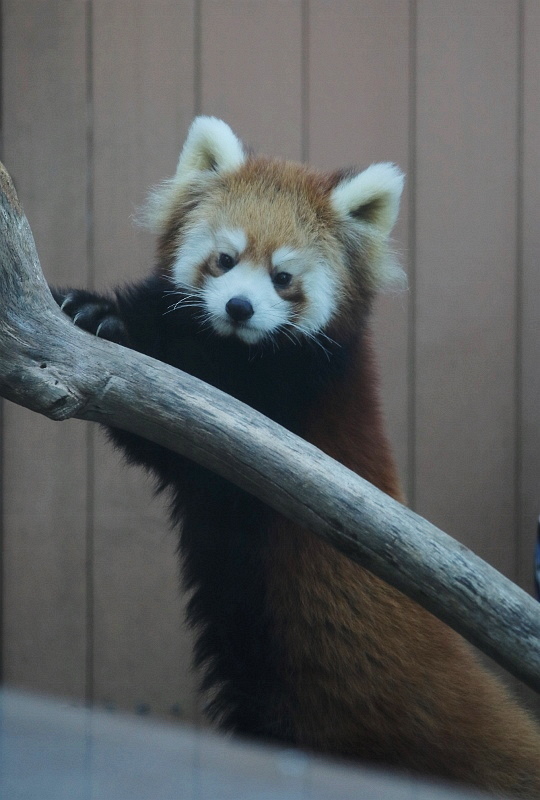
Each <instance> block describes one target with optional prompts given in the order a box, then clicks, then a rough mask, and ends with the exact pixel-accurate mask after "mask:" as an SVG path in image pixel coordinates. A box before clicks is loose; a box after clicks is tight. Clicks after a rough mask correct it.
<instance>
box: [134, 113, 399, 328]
mask: <svg viewBox="0 0 540 800" xmlns="http://www.w3.org/2000/svg"><path fill="white" fill-rule="evenodd" d="M401 185H402V177H401V174H400V173H399V172H398V170H397V169H396V168H395V167H393V166H391V165H387V164H380V165H373V166H372V167H370V168H368V169H367V170H365V171H364V172H363V173H360V174H353V175H352V176H351V175H346V176H345V177H337V176H334V177H333V176H328V175H321V174H319V173H317V172H315V171H313V170H308V169H307V168H306V167H304V166H302V165H299V164H292V163H288V162H280V161H272V160H268V159H263V158H253V157H248V156H246V155H245V153H244V150H243V147H242V145H241V143H240V142H239V140H238V139H237V138H236V136H235V135H234V133H233V132H232V131H231V130H230V128H229V127H228V126H227V125H225V123H223V122H221V121H219V120H215V119H212V118H205V117H202V118H199V119H197V120H196V121H195V122H194V123H193V126H192V128H191V131H190V134H189V136H188V139H187V141H186V144H185V146H184V149H183V151H182V153H181V156H180V161H179V164H178V169H177V173H176V176H175V177H174V178H173V179H172V180H171V181H169V182H168V183H167V184H165V185H164V186H163V187H162V188H161V189H160V190H159V191H158V192H156V194H155V195H154V198H153V200H152V201H151V205H150V213H149V216H150V217H151V218H152V219H151V221H152V223H153V226H154V228H156V227H157V228H158V229H159V230H160V232H161V244H160V248H161V252H162V260H163V261H165V262H166V268H167V270H168V272H169V274H170V277H171V280H172V282H173V284H174V285H175V286H176V287H177V288H178V290H179V292H180V293H181V297H182V298H183V299H181V300H180V301H179V303H178V305H180V304H181V303H182V302H184V303H186V304H188V303H189V304H190V305H194V306H196V307H197V308H198V309H200V318H201V321H202V322H203V323H206V324H207V325H209V326H211V327H212V329H213V330H214V331H215V332H216V333H217V334H219V335H223V336H236V337H237V338H238V339H240V340H241V341H243V342H245V343H246V344H256V343H259V342H262V341H264V340H269V339H270V340H271V339H276V338H277V337H280V336H283V337H285V338H287V339H289V340H293V341H294V340H296V339H298V338H299V337H308V338H314V337H315V338H317V337H318V336H319V335H323V336H324V335H325V334H324V332H325V330H326V329H328V327H329V326H331V323H332V322H333V321H335V320H336V319H337V318H339V317H340V315H341V316H344V315H347V316H348V317H349V318H350V319H353V323H352V324H354V314H355V313H356V312H358V309H359V308H361V307H362V303H363V302H365V297H366V296H368V295H369V294H370V293H371V292H372V291H373V289H374V288H375V287H376V286H377V285H378V284H380V283H381V282H382V279H383V277H384V275H383V273H384V272H385V271H386V272H388V261H389V259H388V247H387V238H388V233H389V232H390V229H391V227H392V225H393V222H394V220H395V216H396V214H397V205H398V201H399V194H400V192H401ZM165 253H166V254H167V255H166V257H164V255H163V254H165ZM355 308H356V312H355Z"/></svg>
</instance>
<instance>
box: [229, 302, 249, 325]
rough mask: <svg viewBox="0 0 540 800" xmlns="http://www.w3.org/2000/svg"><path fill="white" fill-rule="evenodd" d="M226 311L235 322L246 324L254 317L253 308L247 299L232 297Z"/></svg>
mask: <svg viewBox="0 0 540 800" xmlns="http://www.w3.org/2000/svg"><path fill="white" fill-rule="evenodd" d="M225 310H226V312H227V314H228V315H229V317H231V319H233V320H234V321H235V322H245V321H246V320H248V319H249V318H250V317H252V316H253V313H254V312H253V306H252V305H251V303H250V302H249V300H248V299H247V298H246V297H231V299H230V300H229V302H228V303H227V305H226V306H225Z"/></svg>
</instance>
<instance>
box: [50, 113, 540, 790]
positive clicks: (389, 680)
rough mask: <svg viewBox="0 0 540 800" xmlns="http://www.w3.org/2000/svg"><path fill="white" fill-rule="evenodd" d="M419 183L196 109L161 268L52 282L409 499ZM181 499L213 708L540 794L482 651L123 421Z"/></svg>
mask: <svg viewBox="0 0 540 800" xmlns="http://www.w3.org/2000/svg"><path fill="white" fill-rule="evenodd" d="M402 185H403V176H402V174H401V173H400V171H399V170H398V169H397V168H396V167H395V166H393V165H391V164H375V165H372V166H370V167H368V168H367V169H365V170H363V171H359V170H349V171H342V172H336V173H332V174H323V173H320V172H317V171H315V170H313V169H310V168H308V167H306V166H304V165H301V164H296V163H289V162H285V161H279V160H271V159H266V158H262V157H256V156H254V155H252V154H250V153H248V152H246V150H245V148H244V147H243V145H242V143H241V142H240V141H239V139H238V138H237V137H236V135H235V134H234V133H233V132H232V130H231V129H230V128H229V127H228V126H227V125H226V124H225V123H224V122H222V121H220V120H217V119H214V118H210V117H200V118H198V119H196V120H195V121H194V123H193V125H192V127H191V129H190V131H189V135H188V137H187V140H186V143H185V145H184V148H183V150H182V152H181V155H180V159H179V163H178V167H177V171H176V174H175V175H174V177H173V178H172V179H171V180H170V181H168V182H166V183H164V184H163V185H161V186H160V187H159V188H158V189H157V190H156V191H155V192H154V194H153V195H152V196H151V199H150V201H149V204H148V208H147V212H146V218H147V221H148V222H149V224H150V226H151V227H152V228H153V230H154V231H155V232H156V233H157V234H158V245H157V258H156V264H155V268H154V270H153V272H152V274H151V275H150V276H149V277H148V278H146V279H145V280H144V281H142V282H140V283H138V284H134V285H130V286H127V287H125V288H122V289H119V290H117V291H116V292H115V293H113V294H111V295H110V296H102V295H97V294H95V293H92V292H87V291H84V290H54V294H55V297H56V300H57V302H58V303H59V304H60V305H61V307H62V309H63V310H64V311H65V312H66V313H67V314H68V315H70V316H71V317H72V318H73V320H74V322H75V323H76V324H77V325H79V326H81V327H82V328H84V329H86V330H88V331H90V332H92V333H94V334H96V335H98V336H102V337H105V338H107V339H110V340H112V341H116V342H119V343H121V344H123V345H125V346H128V347H131V348H134V349H135V350H139V351H141V352H143V353H146V354H148V355H150V356H153V357H155V358H158V359H160V360H162V361H164V362H166V363H168V364H172V365H174V366H176V367H178V368H181V369H183V370H185V371H187V372H190V373H191V374H193V375H195V376H197V377H199V378H202V379H203V380H205V381H207V382H209V383H211V384H213V385H215V386H217V387H219V388H220V389H222V390H224V391H225V392H227V393H229V394H230V395H232V396H234V397H237V398H239V399H241V400H242V401H244V402H246V403H248V404H249V405H251V406H252V407H254V408H256V409H258V410H259V411H261V412H262V413H264V414H266V415H267V416H269V417H270V418H272V419H274V420H275V421H277V422H279V423H280V424H281V425H284V426H285V427H286V428H288V429H289V430H291V431H293V432H294V433H296V434H298V435H300V436H302V437H304V438H305V439H307V440H308V441H310V442H312V443H313V444H315V445H317V446H318V447H319V448H321V449H322V450H323V451H325V452H326V453H328V454H329V455H331V456H333V457H334V458H336V459H338V460H339V461H341V462H342V463H343V464H345V465H346V466H348V467H349V468H351V469H353V470H355V471H356V472H357V473H358V474H359V475H362V476H363V477H365V478H367V479H368V480H369V481H371V482H372V483H374V484H375V485H376V486H378V487H379V488H380V489H382V490H383V491H385V492H387V493H388V494H389V495H391V496H392V497H394V498H397V499H398V500H400V501H403V500H404V498H403V494H402V490H401V488H400V484H399V480H398V477H397V474H396V468H395V465H394V461H393V459H392V455H391V452H390V448H389V445H388V442H387V439H386V436H385V433H384V429H383V422H382V416H381V410H380V404H379V397H378V393H379V390H378V378H377V370H376V366H375V362H374V356H373V347H372V342H371V335H370V331H369V314H370V307H371V304H372V299H373V297H374V295H375V293H376V291H377V290H378V289H379V288H380V287H381V286H383V285H385V284H386V283H388V282H389V281H392V280H393V279H395V278H396V276H397V275H398V274H399V270H398V268H397V266H396V264H395V262H394V259H393V257H392V252H391V248H390V246H389V234H390V232H391V230H392V227H393V225H394V223H395V220H396V217H397V213H398V206H399V200H400V195H401V191H402ZM109 433H110V436H111V438H112V440H113V442H114V443H115V444H116V445H118V446H120V447H121V448H123V450H124V452H125V454H126V455H127V458H128V459H129V460H130V461H132V462H136V463H140V464H142V465H144V466H145V467H147V468H148V469H149V470H151V471H152V472H153V473H154V474H155V476H156V478H157V483H158V487H159V488H160V489H161V488H167V489H168V490H169V491H170V493H171V496H172V504H171V508H172V520H173V522H174V524H175V525H178V527H179V530H180V551H181V556H182V567H183V575H184V580H185V584H186V588H187V590H188V591H189V592H190V593H191V600H190V603H189V608H188V622H189V624H190V625H192V626H193V628H194V629H195V631H196V634H197V638H196V645H195V656H194V660H195V664H196V666H197V667H198V668H199V669H200V671H201V674H202V679H201V689H202V691H203V692H205V693H206V694H207V695H208V697H209V703H208V709H209V714H210V715H211V717H213V718H214V719H215V720H217V721H218V722H219V723H220V724H221V726H222V727H223V728H225V729H228V730H232V731H234V732H236V733H238V734H242V735H249V736H257V737H261V738H263V739H267V740H277V741H280V742H285V743H289V744H291V745H296V746H299V747H301V748H305V749H308V750H313V751H317V752H320V753H326V754H330V755H338V756H345V757H350V758H354V759H361V760H364V761H369V762H377V763H380V764H384V765H392V766H394V767H398V768H403V769H408V770H413V771H417V772H420V773H424V774H429V775H433V776H438V777H442V778H448V779H453V780H456V781H462V782H465V783H469V784H474V785H477V786H480V787H483V788H485V789H489V790H492V791H494V792H498V793H507V794H511V795H515V796H518V797H526V798H533V797H540V734H539V731H538V730H537V729H536V727H535V725H534V723H533V722H532V721H531V720H530V719H529V717H528V716H527V715H526V713H525V712H524V711H522V710H521V709H520V708H518V707H517V706H516V705H515V704H514V702H513V701H512V700H511V699H510V697H509V696H508V695H507V693H506V690H505V689H504V688H503V687H502V686H501V685H500V684H499V683H498V681H496V680H495V678H493V677H492V676H491V675H490V674H488V673H487V672H486V671H485V670H484V668H483V667H481V666H480V665H479V663H477V660H476V659H475V657H474V656H473V654H472V652H471V651H470V649H469V648H468V646H467V645H466V643H465V642H464V641H463V640H462V639H461V638H460V637H459V636H458V635H457V634H455V633H454V632H453V631H452V630H450V629H449V628H448V627H446V626H445V625H444V624H443V623H441V622H439V621H438V620H437V619H435V618H434V617H432V616H431V615H430V614H429V613H428V612H426V611H424V610H423V609H422V608H420V607H419V606H418V605H416V604H415V603H414V602H412V601H411V600H409V599H408V598H406V597H404V596H403V595H402V594H400V593H399V592H398V591H396V590H395V589H393V588H391V587H389V586H387V585H386V584H384V583H383V582H382V581H381V580H379V579H378V578H376V577H374V576H373V575H372V574H370V573H369V572H367V571H365V570H364V569H362V568H361V567H359V566H358V565H357V564H355V563H353V562H351V561H349V560H348V559H347V558H345V557H344V556H342V555H341V554H339V553H338V552H337V551H335V550H334V549H333V548H331V547H330V546H329V545H327V544H325V543H324V542H322V541H321V540H319V539H318V538H316V537H315V536H313V535H311V534H310V532H309V531H307V530H303V529H302V528H300V527H299V526H298V525H296V524H294V523H292V522H290V521H289V520H287V519H285V518H283V517H281V516H280V515H279V514H278V513H277V512H275V511H273V510H271V509H270V508H268V507H266V506H264V505H263V504H262V503H261V502H260V501H259V500H257V499H256V498H253V497H251V496H249V495H247V494H246V493H245V492H243V491H242V490H240V489H238V488H237V487H235V486H234V485H232V484H231V483H229V482H228V481H227V480H225V479H223V478H221V477H218V476H216V475H214V474H211V473H210V472H208V471H207V470H205V469H204V468H202V467H199V466H197V465H195V464H193V463H191V462H189V461H187V460H186V459H184V458H182V457H180V456H179V455H177V454H175V453H173V452H170V451H168V450H166V449H164V448H162V447H159V446H157V445H154V444H153V443H151V442H147V441H144V440H142V439H140V438H139V437H137V436H134V435H132V434H129V433H126V432H124V431H120V430H114V429H111V430H110V431H109Z"/></svg>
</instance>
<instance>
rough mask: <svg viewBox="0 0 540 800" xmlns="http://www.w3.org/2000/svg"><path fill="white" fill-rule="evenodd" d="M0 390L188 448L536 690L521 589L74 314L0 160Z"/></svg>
mask: <svg viewBox="0 0 540 800" xmlns="http://www.w3.org/2000/svg"><path fill="white" fill-rule="evenodd" d="M0 166H1V165H0ZM0 395H2V396H4V397H6V398H8V399H9V400H12V401H13V402H15V403H19V404H20V405H23V406H26V407H27V408H30V409H32V410H34V411H37V412H39V413H41V414H45V415H46V416H48V417H50V418H51V419H55V420H63V419H67V418H69V417H77V418H79V419H86V420H94V421H96V422H103V423H107V424H110V425H114V426H116V427H119V428H124V429H125V430H129V431H132V432H133V433H137V434H140V435H141V436H144V437H146V438H147V439H151V440H152V441H154V442H157V443H158V444H161V445H165V446H166V447H168V448H170V449H171V450H175V451H176V452H178V453H181V454H182V455H185V456H188V457H189V458H192V459H194V460H195V461H197V462H199V463H200V464H202V465H203V466H205V467H208V468H209V469H211V470H213V471H215V472H217V473H219V474H220V475H222V476H223V477H226V478H228V479H230V480H232V481H233V482H235V483H237V484H238V485H239V486H241V487H242V488H243V489H245V490H247V491H249V492H251V493H253V494H254V495H256V496H257V497H259V498H260V499H262V500H263V501H264V502H266V503H268V504H269V505H271V506H273V507H274V508H275V509H277V510H278V511H280V512H282V513H283V514H285V515H286V516H288V517H290V518H291V519H293V520H295V521H296V522H299V523H301V524H302V525H304V526H306V527H308V528H309V529H311V530H312V531H313V532H314V533H316V534H317V535H319V536H320V537H322V538H323V539H325V540H326V541H328V542H331V543H332V544H333V545H334V546H335V547H336V548H337V549H338V550H340V551H341V552H342V553H345V554H346V555H347V556H349V557H350V558H351V559H353V560H355V561H357V562H358V563H360V564H362V565H363V566H364V567H366V568H367V569H369V570H371V571H372V572H374V573H375V574H376V575H378V576H379V577H380V578H383V579H384V580H385V581H387V582H388V583H390V584H392V585H393V586H395V587H396V588H398V589H400V590H401V591H403V592H404V593H405V594H407V595H409V597H411V598H413V599H414V600H416V601H417V602H418V603H420V604H421V605H422V606H424V607H425V608H427V609H428V610H429V611H431V612H432V613H433V614H435V615H436V616H437V617H439V618H440V619H441V620H443V621H444V622H446V623H448V624H449V625H451V626H452V627H453V628H454V629H455V630H457V631H458V632H459V633H461V634H462V635H463V636H465V637H466V638H467V639H469V640H470V641H471V642H472V643H473V644H475V645H477V646H478V647H479V648H481V649H482V650H484V651H485V652H486V653H487V654H488V655H490V656H492V657H493V658H494V659H495V660H496V661H498V662H499V663H500V664H502V665H503V666H504V667H506V668H507V669H508V670H509V671H510V672H512V673H513V674H514V675H516V676H517V677H519V678H521V679H522V680H523V681H524V682H525V683H527V684H529V685H530V686H532V687H533V688H535V689H536V690H537V691H539V690H540V613H539V609H538V605H537V604H536V602H535V601H534V600H532V599H531V598H530V597H529V596H528V595H527V594H525V592H523V591H522V590H521V589H519V588H518V587H517V586H515V585H514V584H512V583H511V582H510V581H509V580H507V579H506V578H504V577H503V576H502V575H500V574H499V573H498V572H497V571H496V570H495V569H493V568H492V567H490V566H489V565H488V564H486V563H485V562H484V561H482V560H481V559H480V558H478V557H477V556H475V555H474V554H473V553H471V552H470V551H469V550H467V548H465V547H463V546H462V545H460V544H459V543H457V542H456V541H454V540H453V539H452V538H451V537H449V536H447V535H446V534H445V533H443V532H442V531H440V530H438V529H437V528H435V527H434V526H433V525H431V524H430V523H429V522H427V521H426V520H424V519H422V518H421V517H419V516H418V515H416V514H414V513H413V512H412V511H410V510H409V509H406V508H404V507H403V506H401V505H400V504H399V503H397V502H396V501H394V500H393V499H391V498H390V497H388V496H386V495H385V494H383V493H382V492H380V491H379V490H378V489H375V488H374V487H373V486H371V485H370V484H369V483H367V481H365V480H363V479H362V478H360V477H358V476H357V475H355V474H354V473H353V472H351V471H350V470H348V469H346V468H345V467H344V466H342V465H341V464H338V463H337V462H336V461H333V460H332V459H330V458H328V457H327V456H325V455H324V454H323V453H321V452H320V451H319V450H317V449H316V448H315V447H313V446H312V445H310V444H308V443H307V442H305V441H303V440H302V439H299V438H298V437H296V436H294V435H293V434H291V433H289V432H288V431H286V430H284V429H282V428H281V427H279V426H278V425H276V424H275V423H273V422H271V421H270V420H268V419H266V418H265V417H263V416H262V415H261V414H259V413H257V412H256V411H253V410H252V409H250V408H248V407H247V406H245V405H243V404H242V403H240V402H238V401H236V400H233V399H232V398H231V397H229V396H228V395H225V394H224V393H222V392H220V391H219V390H217V389H214V388H213V387H210V386H207V385H206V384H204V383H202V382H201V381H199V380H196V379H195V378H193V377H191V376H190V375H187V374H185V373H182V372H180V371H179V370H176V369H174V368H172V367H169V366H167V365H165V364H162V363H160V362H158V361H155V360H153V359H151V358H148V357H146V356H143V355H141V354H140V353H136V352H134V351H132V350H127V349H125V348H122V347H120V346H118V345H115V344H112V343H110V342H107V341H104V340H102V339H98V338H97V337H95V336H91V335H89V334H87V333H84V332H83V331H82V330H80V329H79V328H77V327H76V326H75V325H73V324H72V322H71V321H70V320H69V319H68V318H67V317H66V316H65V315H64V314H62V313H61V312H60V310H59V308H58V307H57V305H56V303H55V302H54V300H53V298H52V296H51V294H50V292H49V289H48V286H47V284H46V281H45V279H44V277H43V274H42V272H41V269H40V266H39V261H38V257H37V254H36V251H35V246H34V242H33V238H32V234H31V231H30V228H29V226H28V222H27V221H26V218H25V216H24V214H23V211H22V209H21V206H20V204H19V202H18V200H17V197H16V194H15V191H14V189H13V186H12V183H11V180H10V179H9V176H8V174H7V172H6V171H5V169H4V168H3V167H2V168H1V172H0Z"/></svg>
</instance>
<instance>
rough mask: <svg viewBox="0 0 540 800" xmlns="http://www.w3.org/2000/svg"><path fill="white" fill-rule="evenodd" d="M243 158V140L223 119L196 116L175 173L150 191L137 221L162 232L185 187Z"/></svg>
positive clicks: (238, 163)
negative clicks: (241, 140)
mask: <svg viewBox="0 0 540 800" xmlns="http://www.w3.org/2000/svg"><path fill="white" fill-rule="evenodd" d="M244 161H245V154H244V149H243V147H242V143H241V142H240V140H239V139H238V138H237V137H236V136H235V135H234V133H233V132H232V130H231V129H230V128H229V126H228V125H227V124H226V123H225V122H222V121H221V120H220V119H216V118H215V117H196V118H195V119H194V120H193V122H192V123H191V127H190V129H189V131H188V135H187V139H186V142H185V144H184V147H183V148H182V152H181V153H180V158H179V160H178V166H177V168H176V174H175V176H174V177H173V178H171V179H170V180H167V181H163V183H161V184H160V185H159V186H157V187H156V188H155V189H154V190H153V191H152V192H150V195H149V197H148V198H147V200H146V203H145V205H144V207H143V208H142V209H141V210H140V212H139V214H138V215H137V222H138V223H139V224H140V225H142V226H143V227H145V228H148V229H149V230H151V231H153V232H154V233H163V232H164V231H165V230H166V229H167V225H168V223H169V220H170V217H171V214H173V213H174V211H175V209H176V208H177V205H178V202H179V201H180V200H181V198H182V197H183V195H184V193H185V191H186V189H188V188H190V187H201V186H203V185H204V184H205V182H206V183H207V182H208V180H211V179H212V177H214V176H216V175H218V174H219V173H220V172H225V171H227V170H234V169H236V168H237V167H239V166H241V164H243V163H244Z"/></svg>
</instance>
